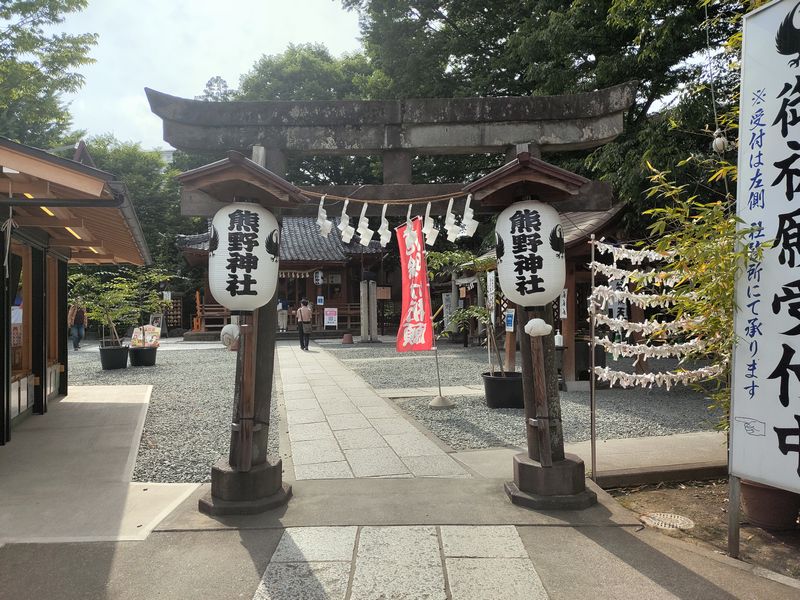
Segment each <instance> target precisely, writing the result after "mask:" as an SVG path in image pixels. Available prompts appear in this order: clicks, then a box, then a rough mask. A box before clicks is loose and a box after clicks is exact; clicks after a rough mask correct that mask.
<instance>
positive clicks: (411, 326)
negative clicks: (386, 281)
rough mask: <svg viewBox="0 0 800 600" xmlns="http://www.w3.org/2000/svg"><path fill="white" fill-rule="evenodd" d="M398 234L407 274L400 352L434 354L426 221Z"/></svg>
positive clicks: (404, 227)
mask: <svg viewBox="0 0 800 600" xmlns="http://www.w3.org/2000/svg"><path fill="white" fill-rule="evenodd" d="M395 233H396V237H397V244H398V246H399V247H400V267H401V268H402V270H403V312H402V313H401V315H402V318H401V320H400V329H399V330H398V331H397V351H398V352H416V351H420V350H432V349H433V320H432V318H431V294H430V289H429V288H428V267H427V264H426V263H425V242H424V241H423V239H422V218H421V217H415V218H414V219H412V221H411V229H410V230H409V229H408V225H401V226H400V227H398V228H397V229H395Z"/></svg>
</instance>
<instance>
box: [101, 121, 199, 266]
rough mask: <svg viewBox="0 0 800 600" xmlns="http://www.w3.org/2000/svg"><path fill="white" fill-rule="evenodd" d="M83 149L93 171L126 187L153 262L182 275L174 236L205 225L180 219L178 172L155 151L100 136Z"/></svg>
mask: <svg viewBox="0 0 800 600" xmlns="http://www.w3.org/2000/svg"><path fill="white" fill-rule="evenodd" d="M87 145H88V148H89V153H90V154H91V156H92V159H93V160H94V162H95V164H96V165H97V168H99V169H102V170H104V171H108V172H110V173H113V174H114V175H116V177H117V178H119V179H120V180H121V181H123V182H124V183H125V185H126V186H127V187H128V191H129V192H130V195H131V200H132V202H133V205H134V207H135V209H136V214H137V215H138V217H139V222H140V223H141V225H142V230H143V231H144V236H145V240H146V241H147V245H148V247H149V248H150V252H151V254H152V256H153V262H154V263H155V264H156V265H157V266H159V267H161V268H164V269H167V270H169V271H170V272H172V273H175V274H180V273H182V272H183V271H184V270H185V269H186V267H185V263H184V261H183V260H182V258H181V256H180V253H179V252H178V250H177V248H176V247H175V236H176V235H177V234H191V233H199V232H201V231H205V229H206V223H205V220H204V219H199V218H196V217H195V218H192V217H185V216H183V215H181V212H180V190H179V187H178V182H177V181H176V179H175V175H177V174H178V172H177V171H176V170H175V169H174V168H168V167H167V165H166V163H165V162H164V160H163V158H162V157H161V154H160V153H159V152H158V151H155V150H143V149H142V148H141V146H140V145H139V144H138V143H133V142H120V141H119V140H117V139H115V138H114V137H113V136H110V135H104V136H98V137H94V138H91V139H89V141H88V144H87Z"/></svg>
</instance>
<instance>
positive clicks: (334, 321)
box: [323, 308, 339, 329]
mask: <svg viewBox="0 0 800 600" xmlns="http://www.w3.org/2000/svg"><path fill="white" fill-rule="evenodd" d="M323 315H324V316H325V325H324V326H325V327H333V328H334V329H338V328H339V309H338V308H326V309H324V310H323Z"/></svg>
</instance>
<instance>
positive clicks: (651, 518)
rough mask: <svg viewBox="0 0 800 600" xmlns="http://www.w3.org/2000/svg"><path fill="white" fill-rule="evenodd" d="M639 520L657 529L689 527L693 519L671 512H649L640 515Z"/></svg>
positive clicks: (691, 525) (692, 524)
mask: <svg viewBox="0 0 800 600" xmlns="http://www.w3.org/2000/svg"><path fill="white" fill-rule="evenodd" d="M641 521H642V523H644V524H645V525H649V526H650V527H657V528H658V529H691V528H692V527H694V521H692V520H691V519H688V518H686V517H682V516H681V515H674V514H672V513H649V514H646V515H642V516H641Z"/></svg>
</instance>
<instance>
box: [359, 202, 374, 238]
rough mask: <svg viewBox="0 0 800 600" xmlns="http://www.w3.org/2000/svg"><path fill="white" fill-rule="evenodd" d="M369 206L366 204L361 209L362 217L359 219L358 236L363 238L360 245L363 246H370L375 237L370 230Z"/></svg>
mask: <svg viewBox="0 0 800 600" xmlns="http://www.w3.org/2000/svg"><path fill="white" fill-rule="evenodd" d="M368 206H369V205H368V204H367V203H366V202H364V205H363V206H362V207H361V215H360V216H359V217H358V229H357V231H358V235H359V236H361V240H360V243H361V245H362V246H369V243H370V242H371V241H372V236H373V235H374V234H373V232H372V230H371V229H370V228H369V219H368V218H367V207H368Z"/></svg>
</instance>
